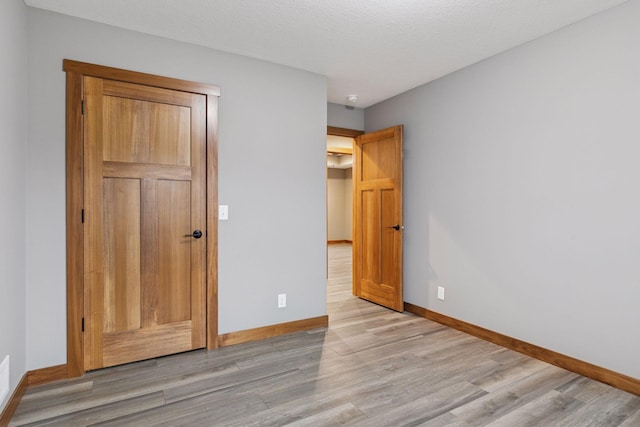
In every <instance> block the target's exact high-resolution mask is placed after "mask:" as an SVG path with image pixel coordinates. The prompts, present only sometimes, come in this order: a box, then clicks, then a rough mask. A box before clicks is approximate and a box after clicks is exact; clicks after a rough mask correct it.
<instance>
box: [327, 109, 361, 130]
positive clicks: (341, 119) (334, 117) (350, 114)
mask: <svg viewBox="0 0 640 427" xmlns="http://www.w3.org/2000/svg"><path fill="white" fill-rule="evenodd" d="M327 125H328V126H335V127H338V128H345V129H356V130H364V110H363V109H362V108H354V109H352V110H350V109H347V108H345V106H344V105H340V104H333V103H327Z"/></svg>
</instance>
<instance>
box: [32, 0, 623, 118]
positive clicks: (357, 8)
mask: <svg viewBox="0 0 640 427" xmlns="http://www.w3.org/2000/svg"><path fill="white" fill-rule="evenodd" d="M625 1H626V0H270V1H267V0H25V3H26V4H27V5H29V6H33V7H37V8H42V9H47V10H51V11H55V12H60V13H63V14H67V15H72V16H77V17H80V18H85V19H89V20H93V21H98V22H103V23H106V24H111V25H115V26H118V27H122V28H127V29H130V30H135V31H140V32H144V33H148V34H154V35H158V36H162V37H167V38H171V39H175V40H180V41H184V42H189V43H194V44H198V45H202V46H207V47H211V48H214V49H219V50H223V51H226V52H232V53H237V54H240V55H245V56H250V57H253V58H259V59H263V60H266V61H270V62H275V63H278V64H284V65H288V66H291V67H295V68H299V69H302V70H307V71H312V72H315V73H318V74H322V75H325V76H327V78H328V85H329V86H328V94H327V95H328V99H329V102H335V103H338V104H346V103H347V101H346V96H347V95H349V94H357V95H358V96H359V101H358V103H357V104H356V106H357V107H361V108H363V107H368V106H370V105H372V104H375V103H377V102H380V101H382V100H384V99H387V98H390V97H392V96H394V95H397V94H399V93H402V92H404V91H407V90H409V89H412V88H414V87H416V86H419V85H421V84H424V83H427V82H429V81H431V80H434V79H436V78H438V77H441V76H444V75H446V74H449V73H451V72H453V71H456V70H458V69H461V68H463V67H466V66H468V65H471V64H473V63H475V62H478V61H480V60H482V59H485V58H488V57H490V56H492V55H495V54H497V53H500V52H503V51H505V50H507V49H509V48H512V47H514V46H517V45H519V44H522V43H525V42H527V41H530V40H533V39H535V38H537V37H540V36H542V35H545V34H548V33H550V32H552V31H554V30H557V29H559V28H561V27H564V26H567V25H570V24H572V23H574V22H577V21H579V20H581V19H584V18H586V17H588V16H590V15H593V14H595V13H598V12H601V11H603V10H605V9H608V8H610V7H612V6H615V5H618V4H620V3H624V2H625Z"/></svg>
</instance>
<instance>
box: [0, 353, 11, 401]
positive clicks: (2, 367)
mask: <svg viewBox="0 0 640 427" xmlns="http://www.w3.org/2000/svg"><path fill="white" fill-rule="evenodd" d="M8 395H9V355H8V354H7V356H6V357H5V358H4V360H3V361H2V363H0V403H2V402H4V399H6V397H7V396H8Z"/></svg>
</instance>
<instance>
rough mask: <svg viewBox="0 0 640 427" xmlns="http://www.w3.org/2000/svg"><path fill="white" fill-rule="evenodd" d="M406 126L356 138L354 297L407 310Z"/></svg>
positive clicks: (398, 309)
mask: <svg viewBox="0 0 640 427" xmlns="http://www.w3.org/2000/svg"><path fill="white" fill-rule="evenodd" d="M402 130H403V128H402V126H395V127H392V128H388V129H383V130H380V131H376V132H372V133H368V134H364V135H361V136H358V137H356V144H355V147H354V149H355V152H354V154H355V165H354V176H353V180H354V187H355V189H354V236H353V237H354V238H353V293H354V295H356V296H358V297H361V298H364V299H366V300H369V301H371V302H374V303H376V304H380V305H383V306H385V307H388V308H391V309H393V310H396V311H403V309H404V301H403V297H402V232H403V226H402Z"/></svg>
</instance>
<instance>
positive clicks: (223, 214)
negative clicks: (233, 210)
mask: <svg viewBox="0 0 640 427" xmlns="http://www.w3.org/2000/svg"><path fill="white" fill-rule="evenodd" d="M218 219H219V220H220V221H226V220H228V219H229V205H220V206H218Z"/></svg>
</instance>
